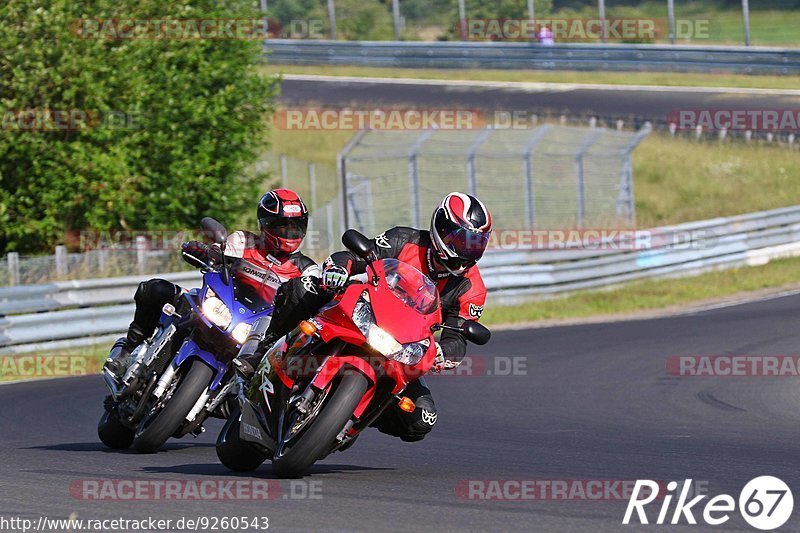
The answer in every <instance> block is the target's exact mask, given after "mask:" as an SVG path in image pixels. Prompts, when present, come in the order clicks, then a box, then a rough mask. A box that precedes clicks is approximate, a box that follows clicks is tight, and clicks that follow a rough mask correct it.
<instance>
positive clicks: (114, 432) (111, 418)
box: [97, 407, 134, 450]
mask: <svg viewBox="0 0 800 533" xmlns="http://www.w3.org/2000/svg"><path fill="white" fill-rule="evenodd" d="M97 436H98V437H100V440H101V441H102V443H103V444H105V445H106V446H108V447H109V448H111V449H112V450H124V449H126V448H129V447H130V445H131V443H132V442H133V437H134V431H133V430H132V429H130V428H129V427H126V426H125V425H124V424H123V423H122V421H121V420H120V419H119V414H118V413H117V409H116V407H113V408H111V409H110V410H106V411H105V412H104V413H103V416H101V417H100V422H99V423H98V424H97Z"/></svg>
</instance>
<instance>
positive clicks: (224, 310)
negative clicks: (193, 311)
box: [200, 289, 246, 336]
mask: <svg viewBox="0 0 800 533" xmlns="http://www.w3.org/2000/svg"><path fill="white" fill-rule="evenodd" d="M200 309H201V310H202V312H203V315H205V317H206V318H207V319H209V320H210V321H211V323H212V324H214V325H215V326H217V327H219V328H222V329H225V328H227V327H228V326H229V325H230V324H231V320H232V319H233V317H232V316H231V310H230V309H228V306H227V305H225V303H224V302H223V301H222V300H220V299H219V298H217V294H216V293H215V292H214V291H212V290H211V289H208V292H206V298H205V300H203V305H202V306H201V308H200ZM245 336H246V335H245Z"/></svg>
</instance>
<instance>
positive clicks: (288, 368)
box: [217, 230, 491, 478]
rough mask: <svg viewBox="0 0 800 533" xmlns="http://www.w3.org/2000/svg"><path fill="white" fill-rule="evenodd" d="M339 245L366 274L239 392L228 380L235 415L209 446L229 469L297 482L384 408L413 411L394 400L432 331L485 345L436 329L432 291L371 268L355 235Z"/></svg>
mask: <svg viewBox="0 0 800 533" xmlns="http://www.w3.org/2000/svg"><path fill="white" fill-rule="evenodd" d="M342 243H343V244H344V245H345V246H346V247H347V248H348V249H349V250H351V251H352V252H354V253H356V254H357V255H358V256H360V257H362V258H364V259H365V260H367V264H368V266H367V273H366V275H365V276H364V279H363V280H353V279H351V282H350V284H349V285H348V287H347V288H346V289H345V290H344V292H342V293H341V294H339V295H338V296H337V297H336V298H334V299H333V300H332V301H331V303H330V304H328V305H326V306H325V307H324V308H323V309H321V310H320V312H319V313H318V314H317V315H316V316H315V317H314V318H311V319H309V320H306V321H303V322H302V323H301V324H300V325H299V327H297V328H296V329H295V330H294V331H292V332H291V333H289V334H287V335H286V336H285V337H284V338H283V339H281V340H279V341H278V342H277V343H275V345H273V347H272V348H270V349H269V350H268V351H267V353H266V354H265V355H264V357H263V359H262V361H261V364H260V365H259V367H258V369H257V371H256V374H255V376H254V377H253V378H252V380H250V383H249V385H246V384H245V382H244V380H243V379H242V378H241V377H239V378H238V380H239V385H240V387H239V405H240V410H239V412H238V413H233V414H232V415H231V417H230V418H229V419H228V421H227V422H226V424H225V426H224V427H223V429H222V432H221V433H220V435H219V438H218V439H217V456H218V457H219V458H220V461H222V463H223V464H224V465H225V466H227V467H228V468H230V469H231V470H235V471H250V470H254V469H256V468H258V466H259V465H261V463H263V462H264V461H265V460H266V459H272V469H273V471H274V472H275V473H276V474H277V475H278V476H280V477H284V478H292V477H299V476H301V475H303V474H304V473H305V472H306V471H308V469H309V468H310V467H311V466H312V465H313V464H314V462H315V461H317V460H319V459H322V458H324V457H326V456H327V455H329V454H331V453H332V452H335V451H343V450H345V449H346V448H349V447H350V446H351V445H352V444H353V442H354V441H355V439H356V437H358V435H359V434H360V433H361V431H363V430H364V429H366V428H367V427H368V426H369V425H370V424H371V423H372V422H374V421H375V419H377V418H378V416H380V414H381V413H382V412H383V411H384V410H385V409H386V408H387V407H389V406H390V405H391V404H392V403H393V402H396V403H398V405H399V407H400V408H401V409H402V410H404V411H408V412H412V411H413V410H414V409H415V406H414V402H413V401H412V400H411V399H410V398H407V397H404V396H402V393H403V390H404V389H405V388H406V386H407V385H408V384H409V383H411V382H412V381H414V380H416V379H418V378H419V377H421V376H423V375H424V374H425V373H427V372H428V370H430V368H431V366H432V365H433V363H434V359H435V358H436V347H435V343H434V336H433V335H434V332H436V331H438V330H440V329H457V330H458V331H460V332H462V333H463V334H464V335H465V337H466V338H467V339H468V340H470V341H471V342H473V343H475V344H486V342H488V341H489V337H490V336H491V334H490V332H489V330H488V329H486V328H485V327H483V326H482V325H480V324H478V323H477V322H475V321H472V320H467V321H465V322H464V324H463V325H462V326H461V327H460V328H453V327H451V326H446V325H444V324H442V323H441V322H442V314H441V309H440V306H439V294H438V291H437V290H436V284H435V283H434V282H433V281H431V280H430V278H428V277H427V276H425V275H424V274H423V273H422V272H420V271H419V270H417V269H416V268H414V267H413V266H411V265H409V264H406V263H403V262H401V261H398V260H396V259H381V260H375V259H374V257H375V255H374V250H373V245H372V243H371V241H370V240H369V239H367V238H366V237H365V236H364V235H362V234H360V233H358V232H357V231H355V230H348V231H347V232H345V234H344V235H343V236H342ZM253 329H254V331H253V332H252V333H251V338H250V340H248V342H246V343H245V344H244V345H243V346H242V351H241V352H240V353H246V351H247V350H248V349H254V347H255V345H257V343H258V339H259V338H260V335H261V334H263V331H264V330H265V329H266V323H265V322H262V323H260V324H258V325H257V326H254V328H253ZM250 353H252V352H250Z"/></svg>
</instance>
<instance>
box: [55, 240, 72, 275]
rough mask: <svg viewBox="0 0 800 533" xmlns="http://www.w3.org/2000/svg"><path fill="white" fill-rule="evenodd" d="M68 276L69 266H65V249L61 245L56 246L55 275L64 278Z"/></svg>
mask: <svg viewBox="0 0 800 533" xmlns="http://www.w3.org/2000/svg"><path fill="white" fill-rule="evenodd" d="M67 274H69V266H68V264H67V247H66V246H64V245H63V244H60V245H58V246H56V275H57V276H66V275H67Z"/></svg>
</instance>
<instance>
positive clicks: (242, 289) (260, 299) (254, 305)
mask: <svg viewBox="0 0 800 533" xmlns="http://www.w3.org/2000/svg"><path fill="white" fill-rule="evenodd" d="M233 294H234V296H235V297H236V301H238V302H239V303H240V304H242V305H243V306H245V307H247V308H248V309H249V310H251V311H253V312H254V313H262V312H264V311H265V310H267V309H268V308H269V307H270V306H271V305H272V304H271V303H270V302H268V301H267V300H266V298H265V295H264V292H263V291H261V290H260V288H259V287H256V286H254V285H252V284H251V283H248V282H246V281H244V280H241V279H238V278H233Z"/></svg>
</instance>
